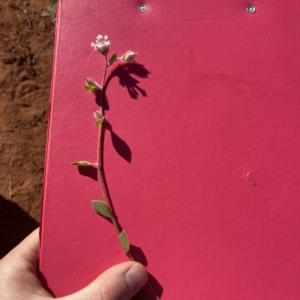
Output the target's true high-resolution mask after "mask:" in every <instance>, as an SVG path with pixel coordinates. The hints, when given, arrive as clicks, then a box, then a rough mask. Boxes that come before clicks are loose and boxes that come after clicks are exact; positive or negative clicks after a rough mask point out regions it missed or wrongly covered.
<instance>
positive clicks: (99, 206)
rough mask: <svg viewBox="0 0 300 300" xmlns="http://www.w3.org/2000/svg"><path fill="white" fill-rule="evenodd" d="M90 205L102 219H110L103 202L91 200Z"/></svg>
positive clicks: (108, 211)
mask: <svg viewBox="0 0 300 300" xmlns="http://www.w3.org/2000/svg"><path fill="white" fill-rule="evenodd" d="M92 205H93V208H94V211H95V212H96V213H98V214H100V215H101V216H103V217H106V218H111V211H110V209H109V207H108V206H107V204H106V203H105V202H103V201H99V200H93V201H92Z"/></svg>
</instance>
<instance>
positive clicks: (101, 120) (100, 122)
mask: <svg viewBox="0 0 300 300" xmlns="http://www.w3.org/2000/svg"><path fill="white" fill-rule="evenodd" d="M103 121H104V117H103V118H102V119H100V120H98V121H97V122H96V127H100V125H101V124H102V123H103Z"/></svg>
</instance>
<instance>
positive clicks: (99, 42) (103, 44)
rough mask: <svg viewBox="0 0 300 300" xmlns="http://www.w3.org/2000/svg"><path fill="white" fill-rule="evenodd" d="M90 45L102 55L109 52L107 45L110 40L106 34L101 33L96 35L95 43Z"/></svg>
mask: <svg viewBox="0 0 300 300" xmlns="http://www.w3.org/2000/svg"><path fill="white" fill-rule="evenodd" d="M91 46H92V47H93V48H94V49H95V50H97V51H99V52H100V53H101V54H103V55H104V56H106V55H107V53H108V52H109V46H110V41H109V40H108V36H107V35H105V36H104V37H103V36H102V35H100V34H99V35H98V36H97V38H96V43H92V44H91Z"/></svg>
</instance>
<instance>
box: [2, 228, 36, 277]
mask: <svg viewBox="0 0 300 300" xmlns="http://www.w3.org/2000/svg"><path fill="white" fill-rule="evenodd" d="M38 249H39V228H37V229H36V230H34V231H33V232H32V233H31V234H30V235H29V236H27V237H26V238H25V239H24V240H23V241H22V242H21V243H20V244H19V245H18V246H16V247H15V248H14V249H13V250H11V251H10V252H9V253H8V254H7V255H6V256H5V257H4V258H3V261H8V262H9V263H13V262H18V263H17V264H14V267H15V268H17V269H18V270H20V271H21V270H28V271H31V272H32V273H34V274H36V270H37V261H38Z"/></svg>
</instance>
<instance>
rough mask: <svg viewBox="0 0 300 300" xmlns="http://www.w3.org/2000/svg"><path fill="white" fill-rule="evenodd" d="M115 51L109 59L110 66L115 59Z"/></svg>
mask: <svg viewBox="0 0 300 300" xmlns="http://www.w3.org/2000/svg"><path fill="white" fill-rule="evenodd" d="M117 58H118V57H117V53H114V54H113V55H112V57H111V58H110V60H109V65H110V66H111V65H112V64H113V63H114V62H115V61H116V60H117Z"/></svg>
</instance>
